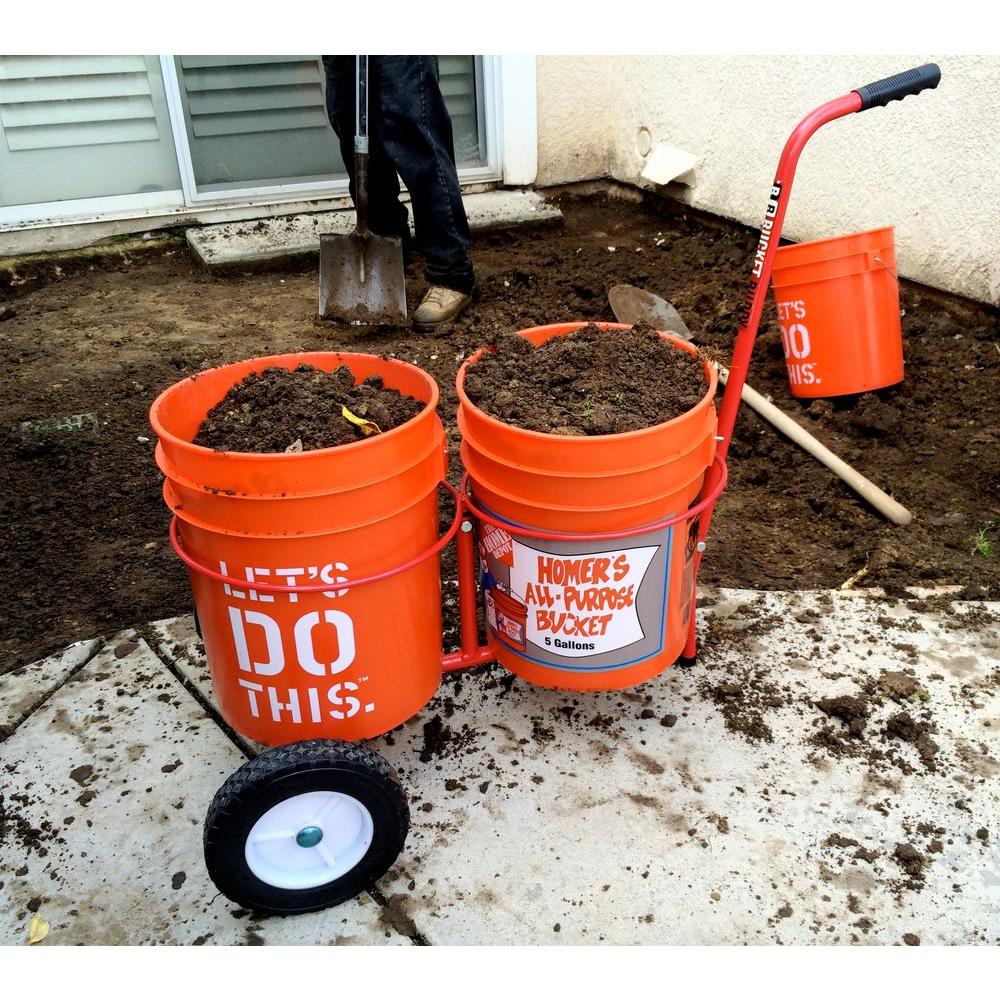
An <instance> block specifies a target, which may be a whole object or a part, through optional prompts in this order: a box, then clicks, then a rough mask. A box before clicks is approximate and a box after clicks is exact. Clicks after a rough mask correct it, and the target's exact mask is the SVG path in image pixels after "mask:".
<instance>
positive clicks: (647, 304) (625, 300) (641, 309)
mask: <svg viewBox="0 0 1000 1000" xmlns="http://www.w3.org/2000/svg"><path fill="white" fill-rule="evenodd" d="M608 301H609V302H610V303H611V311H612V312H613V313H614V314H615V319H616V320H618V322H619V323H632V324H633V325H634V324H636V323H646V324H648V325H649V326H651V327H652V328H653V329H654V330H663V331H664V332H665V333H673V334H676V335H677V336H678V337H680V338H681V340H690V339H691V331H690V330H689V329H688V328H687V324H686V323H685V322H684V320H682V319H681V317H680V314H679V313H678V312H677V310H676V309H675V308H674V307H673V306H672V305H671V304H670V303H669V302H668V301H667V300H666V299H661V298H660V296H659V295H654V294H653V293H652V292H647V291H646V290H645V289H643V288H636V287H635V285H613V286H612V287H611V288H609V289H608Z"/></svg>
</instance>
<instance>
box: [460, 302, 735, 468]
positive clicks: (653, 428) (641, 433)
mask: <svg viewBox="0 0 1000 1000" xmlns="http://www.w3.org/2000/svg"><path fill="white" fill-rule="evenodd" d="M591 322H593V323H594V326H596V327H597V328H598V329H599V330H601V331H602V332H604V331H607V330H631V329H632V326H633V325H634V324H629V323H605V322H596V321H591V320H579V321H576V320H574V321H572V322H567V323H545V324H543V325H542V326H528V327H524V328H523V329H521V330H518V331H517V335H518V336H522V337H523V336H524V335H525V334H526V333H540V332H546V331H548V330H554V329H559V330H564V329H565V328H566V327H571V328H572V329H569V330H565V333H566V334H570V333H575V332H576V331H577V330H582V329H583V328H584V327H585V326H589V325H590V324H591ZM656 333H657V334H659V336H660V339H661V340H665V341H668V342H669V343H671V344H673V346H674V347H677V348H679V349H680V350H682V351H686V352H687V353H688V354H693V355H694V356H695V357H697V358H699V359H700V360H701V362H702V369H703V370H704V372H705V375H706V377H707V379H708V389H707V390H706V392H705V394H704V395H703V396H702V397H701V399H699V400H698V402H697V403H695V405H694V406H692V407H691V408H690V409H689V410H685V411H684V412H683V413H679V414H678V415H677V416H676V417H671V418H670V420H662V421H660V422H659V423H656V424H651V425H650V426H649V427H640V428H639V429H638V430H634V431H621V432H620V433H618V434H588V435H584V436H580V437H571V436H565V437H564V436H562V435H559V434H550V433H547V432H545V431H533V430H529V429H528V428H526V427H518V426H517V425H516V424H508V423H506V422H505V421H503V420H500V419H498V418H497V417H494V416H492V415H491V414H489V413H487V412H486V411H485V410H482V409H480V408H479V407H478V406H476V404H475V403H473V402H472V400H471V399H469V397H468V395H467V394H466V391H465V375H466V372H467V371H468V369H469V368H470V367H471V366H472V365H474V364H476V363H477V362H478V361H479V359H480V358H481V357H482V356H483V353H484V352H485V351H488V350H491V348H489V347H485V346H483V347H477V348H476V349H475V351H473V352H472V354H470V355H469V357H467V358H466V359H465V360H464V361H463V362H462V364H461V366H460V367H459V369H458V375H457V376H456V378H455V391H456V393H457V395H458V400H459V403H460V405H462V406H467V407H468V408H469V409H470V410H473V411H475V413H476V415H477V417H478V418H479V419H481V420H483V422H484V423H485V424H486V425H487V426H496V427H502V428H503V429H505V430H507V431H515V432H516V433H517V434H519V435H520V434H523V435H525V436H526V437H527V438H528V440H534V441H552V440H553V439H556V440H558V441H559V443H560V445H563V444H564V445H565V446H566V447H568V448H581V447H584V446H585V445H587V444H588V443H589V442H594V443H596V442H603V443H605V444H607V443H615V442H619V441H621V442H626V441H636V440H640V439H643V438H647V437H652V436H654V435H656V434H657V433H660V432H662V431H663V429H664V428H665V427H670V426H672V425H676V424H677V422H678V421H681V420H684V419H686V418H688V417H690V416H691V414H693V413H696V412H698V411H699V410H701V409H703V408H705V407H706V406H712V405H713V403H714V400H715V393H716V390H717V389H718V383H719V372H718V368H717V367H716V366H715V365H714V364H713V363H712V362H711V361H709V360H708V359H707V358H705V357H703V356H702V355H701V354H700V352H699V351H698V349H697V348H696V347H695V346H694V345H693V344H691V343H689V342H688V341H686V340H683V339H682V338H681V337H678V336H676V335H675V334H672V333H667V332H666V331H664V330H657V331H656ZM525 339H527V338H525Z"/></svg>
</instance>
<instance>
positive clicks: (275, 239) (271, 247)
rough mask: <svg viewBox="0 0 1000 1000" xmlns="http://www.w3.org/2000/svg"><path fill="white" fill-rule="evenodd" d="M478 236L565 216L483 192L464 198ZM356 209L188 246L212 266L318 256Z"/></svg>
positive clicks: (229, 229)
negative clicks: (323, 240)
mask: <svg viewBox="0 0 1000 1000" xmlns="http://www.w3.org/2000/svg"><path fill="white" fill-rule="evenodd" d="M462 202H463V204H464V205H465V211H466V215H467V216H468V219H469V227H470V228H471V229H472V230H473V231H483V230H488V229H500V228H507V227H509V226H522V225H531V224H537V223H546V222H558V221H559V220H560V219H562V212H561V211H559V209H558V208H556V207H555V206H554V205H548V204H546V203H545V199H544V198H543V197H542V196H541V195H540V194H538V193H536V192H534V191H484V192H480V193H479V194H467V195H465V196H464V197H463V198H462ZM353 229H354V210H353V209H342V210H340V211H336V212H312V213H308V214H304V215H283V216H279V217H276V218H271V219H259V220H256V221H253V220H251V221H245V222H225V223H221V224H219V225H213V226H201V227H198V228H191V229H188V230H187V233H186V236H187V241H188V244H189V245H190V247H191V249H192V250H193V251H194V253H195V255H196V256H197V257H198V259H199V260H200V261H201V262H202V263H203V264H205V265H206V266H207V267H233V266H240V265H245V266H247V265H251V264H260V263H263V262H274V261H277V260H283V259H286V258H290V257H298V256H302V255H304V254H316V253H319V238H320V235H321V234H323V233H340V234H344V233H350V232H351V231H353Z"/></svg>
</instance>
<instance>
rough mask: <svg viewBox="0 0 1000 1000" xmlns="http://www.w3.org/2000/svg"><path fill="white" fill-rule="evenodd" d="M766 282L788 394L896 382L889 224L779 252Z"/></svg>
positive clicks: (895, 293) (896, 321)
mask: <svg viewBox="0 0 1000 1000" xmlns="http://www.w3.org/2000/svg"><path fill="white" fill-rule="evenodd" d="M771 285H772V287H773V288H774V299H775V303H776V305H777V310H778V323H779V324H780V326H781V341H782V346H783V348H784V351H785V364H786V365H787V367H788V381H789V384H790V385H791V390H792V395H793V396H800V397H804V398H814V397H820V396H824V397H825V396H844V395H848V394H850V393H858V392H868V391H869V390H871V389H880V388H882V387H884V386H887V385H895V384H896V383H897V382H901V381H902V379H903V331H902V327H901V325H900V318H899V284H898V282H897V280H896V249H895V246H894V243H893V228H892V226H887V227H885V228H884V229H872V230H870V231H868V232H864V233H853V234H851V235H850V236H837V237H834V238H833V239H828V240H816V241H815V242H812V243H799V244H796V245H794V246H787V247H780V248H779V249H778V250H777V252H776V254H775V258H774V270H773V272H772V275H771Z"/></svg>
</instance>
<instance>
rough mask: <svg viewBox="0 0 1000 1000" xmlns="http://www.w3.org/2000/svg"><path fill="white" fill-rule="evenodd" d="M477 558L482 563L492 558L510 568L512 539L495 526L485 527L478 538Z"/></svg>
mask: <svg viewBox="0 0 1000 1000" xmlns="http://www.w3.org/2000/svg"><path fill="white" fill-rule="evenodd" d="M479 557H480V559H481V560H482V561H483V562H485V561H486V560H487V558H493V559H496V560H498V561H499V562H502V563H503V564H504V565H505V566H510V565H511V563H513V561H514V545H513V539H512V538H511V537H510V535H509V534H508V533H507V532H506V531H504V529H503V528H501V527H498V526H497V525H495V524H490V525H487V526H486V530H485V531H483V533H482V535H481V536H480V538H479Z"/></svg>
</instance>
